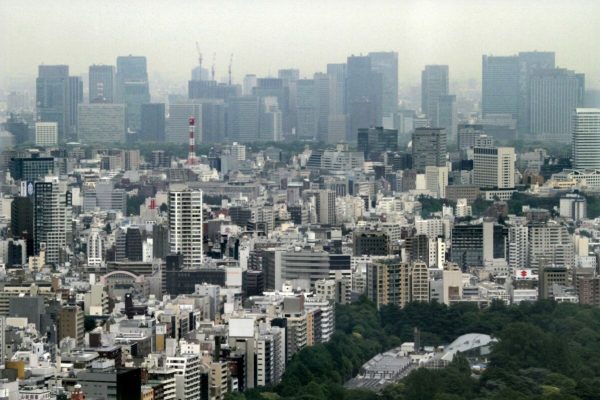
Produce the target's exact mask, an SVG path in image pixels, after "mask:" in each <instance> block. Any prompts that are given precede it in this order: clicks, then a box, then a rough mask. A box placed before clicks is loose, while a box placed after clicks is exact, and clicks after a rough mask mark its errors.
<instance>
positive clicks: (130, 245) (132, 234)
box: [125, 226, 143, 261]
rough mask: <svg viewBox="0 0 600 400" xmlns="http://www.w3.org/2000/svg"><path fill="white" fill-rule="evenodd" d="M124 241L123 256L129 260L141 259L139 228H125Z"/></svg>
mask: <svg viewBox="0 0 600 400" xmlns="http://www.w3.org/2000/svg"><path fill="white" fill-rule="evenodd" d="M125 243H126V247H125V257H126V258H127V259H128V260H129V261H142V260H143V251H142V234H141V232H140V228H138V227H137V226H130V227H129V228H127V233H126V234H125Z"/></svg>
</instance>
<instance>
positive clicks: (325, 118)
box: [313, 73, 329, 142]
mask: <svg viewBox="0 0 600 400" xmlns="http://www.w3.org/2000/svg"><path fill="white" fill-rule="evenodd" d="M313 80H314V82H315V94H316V97H317V101H316V110H317V138H318V140H319V141H322V142H326V141H327V128H328V124H329V76H328V75H327V74H324V73H316V74H315V75H314V76H313Z"/></svg>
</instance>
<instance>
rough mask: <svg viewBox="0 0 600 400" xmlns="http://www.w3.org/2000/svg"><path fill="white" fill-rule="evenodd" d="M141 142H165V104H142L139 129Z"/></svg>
mask: <svg viewBox="0 0 600 400" xmlns="http://www.w3.org/2000/svg"><path fill="white" fill-rule="evenodd" d="M139 138H140V140H141V141H145V142H164V141H165V104H164V103H148V104H142V125H141V129H140V136H139Z"/></svg>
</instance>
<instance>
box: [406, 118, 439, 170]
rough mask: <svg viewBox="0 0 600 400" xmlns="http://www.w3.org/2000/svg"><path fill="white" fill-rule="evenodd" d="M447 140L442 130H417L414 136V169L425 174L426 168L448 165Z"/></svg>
mask: <svg viewBox="0 0 600 400" xmlns="http://www.w3.org/2000/svg"><path fill="white" fill-rule="evenodd" d="M446 149H447V139H446V132H445V130H444V129H442V128H416V129H415V131H414V132H413V135H412V155H413V168H414V169H416V170H417V172H419V173H425V167H427V166H433V167H443V166H445V165H446V151H447V150H446Z"/></svg>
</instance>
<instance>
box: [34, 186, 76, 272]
mask: <svg viewBox="0 0 600 400" xmlns="http://www.w3.org/2000/svg"><path fill="white" fill-rule="evenodd" d="M34 187H35V189H34V201H33V220H34V223H33V233H34V234H33V244H34V251H35V253H36V254H37V253H39V251H40V249H42V248H44V246H45V250H46V262H47V263H58V262H60V261H61V252H64V251H65V250H66V248H67V246H68V245H69V242H70V241H71V239H72V228H71V192H70V191H68V190H67V186H66V182H61V181H59V180H58V178H56V177H46V178H45V179H44V180H43V181H40V182H35V185H34Z"/></svg>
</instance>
